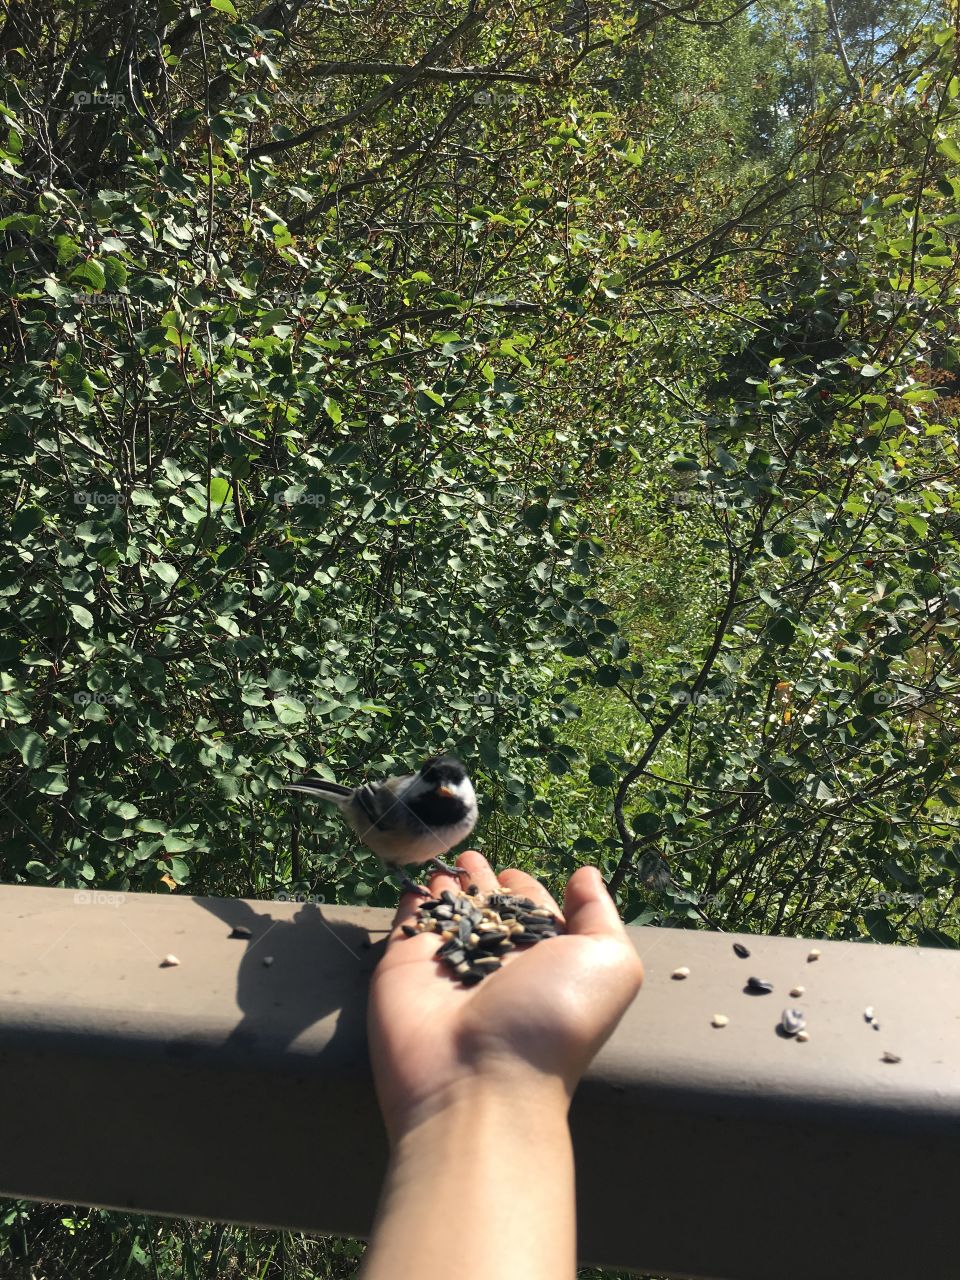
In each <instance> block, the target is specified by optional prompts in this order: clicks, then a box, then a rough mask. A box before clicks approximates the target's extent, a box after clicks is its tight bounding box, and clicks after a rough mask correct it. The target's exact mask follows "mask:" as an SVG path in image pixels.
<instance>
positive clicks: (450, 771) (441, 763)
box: [420, 755, 467, 786]
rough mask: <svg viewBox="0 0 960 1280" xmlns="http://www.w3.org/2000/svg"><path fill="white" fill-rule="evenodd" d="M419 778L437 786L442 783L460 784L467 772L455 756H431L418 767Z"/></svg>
mask: <svg viewBox="0 0 960 1280" xmlns="http://www.w3.org/2000/svg"><path fill="white" fill-rule="evenodd" d="M420 776H421V777H422V778H424V779H425V780H426V781H427V782H432V783H434V784H435V785H437V786H440V785H442V784H443V783H444V782H454V783H456V782H462V781H463V780H464V778H465V777H466V776H467V771H466V769H465V768H464V767H463V765H462V764H461V763H460V761H459V760H458V759H457V757H456V756H448V755H440V756H431V757H430V759H429V760H425V761H424V762H423V764H422V765H421V766H420Z"/></svg>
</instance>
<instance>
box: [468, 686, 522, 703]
mask: <svg viewBox="0 0 960 1280" xmlns="http://www.w3.org/2000/svg"><path fill="white" fill-rule="evenodd" d="M473 700H474V702H476V703H477V704H478V706H481V707H515V706H517V705H518V704H519V703H520V702H522V698H521V697H520V695H519V693H507V692H506V691H505V690H503V689H497V690H489V689H481V690H480V692H479V693H477V694H475V695H474V699H473Z"/></svg>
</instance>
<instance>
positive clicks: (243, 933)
mask: <svg viewBox="0 0 960 1280" xmlns="http://www.w3.org/2000/svg"><path fill="white" fill-rule="evenodd" d="M252 936H253V930H252V929H248V928H247V926H246V925H245V924H235V925H234V926H233V929H232V930H231V932H230V937H231V938H250V937H252Z"/></svg>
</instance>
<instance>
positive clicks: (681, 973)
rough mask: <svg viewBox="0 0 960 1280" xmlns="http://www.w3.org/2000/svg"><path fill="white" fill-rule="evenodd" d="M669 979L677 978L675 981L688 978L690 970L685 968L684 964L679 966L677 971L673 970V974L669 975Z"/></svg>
mask: <svg viewBox="0 0 960 1280" xmlns="http://www.w3.org/2000/svg"><path fill="white" fill-rule="evenodd" d="M670 977H671V978H677V979H682V978H689V977H690V970H689V969H688V968H687V966H686V965H685V964H682V965H681V966H680V968H679V969H674V971H673V973H671V975H670Z"/></svg>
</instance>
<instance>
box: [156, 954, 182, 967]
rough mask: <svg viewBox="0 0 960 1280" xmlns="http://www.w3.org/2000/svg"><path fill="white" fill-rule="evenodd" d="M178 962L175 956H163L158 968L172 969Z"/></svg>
mask: <svg viewBox="0 0 960 1280" xmlns="http://www.w3.org/2000/svg"><path fill="white" fill-rule="evenodd" d="M179 963H180V961H179V960H178V959H177V957H176V956H164V957H163V959H162V960H161V961H160V968H161V969H173V968H174V967H175V966H176V965H178V964H179Z"/></svg>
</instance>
